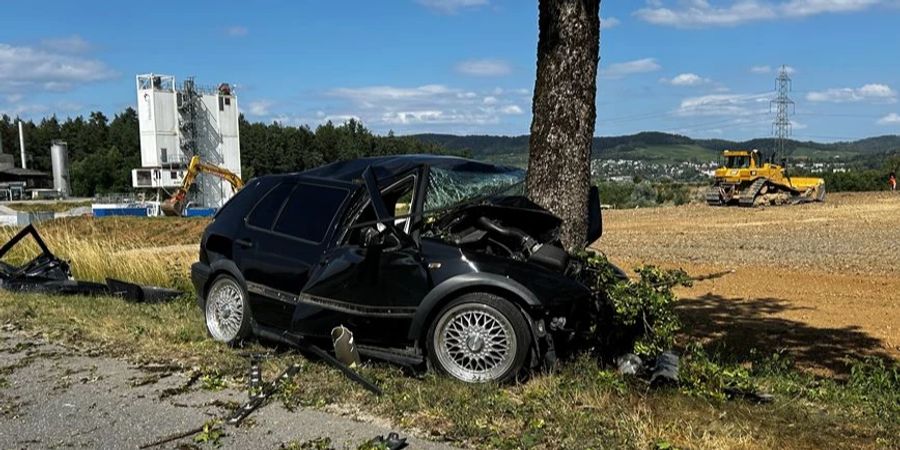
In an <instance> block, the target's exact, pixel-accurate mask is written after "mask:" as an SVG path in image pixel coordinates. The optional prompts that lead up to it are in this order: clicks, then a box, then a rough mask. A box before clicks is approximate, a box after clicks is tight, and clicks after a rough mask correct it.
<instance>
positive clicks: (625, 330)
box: [583, 253, 691, 356]
mask: <svg viewBox="0 0 900 450" xmlns="http://www.w3.org/2000/svg"><path fill="white" fill-rule="evenodd" d="M583 260H584V264H585V265H586V269H585V270H584V271H583V277H584V279H583V282H585V283H586V284H587V285H588V286H590V287H591V288H592V289H594V290H595V291H596V292H598V293H600V294H599V295H598V297H597V300H596V304H595V305H594V307H595V310H594V314H596V317H595V320H594V321H593V322H594V325H593V326H592V329H591V330H590V335H591V337H590V340H591V341H592V342H591V343H592V344H593V346H594V348H595V349H597V350H599V351H600V352H601V353H603V354H606V355H608V356H617V355H620V354H622V353H627V352H633V353H636V354H638V355H645V356H655V355H658V354H659V353H662V352H663V351H666V350H669V349H671V348H672V346H673V345H674V344H675V334H676V333H677V332H678V330H679V329H680V327H681V323H680V321H679V320H678V315H677V314H676V312H675V300H676V297H675V294H674V292H672V288H673V287H675V286H688V285H690V284H691V280H690V278H689V277H688V275H687V274H686V273H685V272H684V271H683V270H663V269H659V268H657V267H654V266H645V267H641V268H638V269H637V275H638V277H637V279H635V280H633V281H632V280H623V279H621V278H620V277H619V276H618V275H617V273H616V269H615V266H613V265H612V264H611V263H610V262H609V260H608V259H607V258H606V256H605V255H603V254H601V253H593V254H587V255H584V256H583Z"/></svg>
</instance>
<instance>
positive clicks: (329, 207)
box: [275, 184, 348, 243]
mask: <svg viewBox="0 0 900 450" xmlns="http://www.w3.org/2000/svg"><path fill="white" fill-rule="evenodd" d="M347 193H348V191H347V190H346V189H340V188H334V187H328V186H319V185H315V184H299V185H297V188H296V189H294V192H293V193H292V194H291V196H290V198H289V199H288V201H287V203H286V204H285V205H284V209H283V210H282V211H281V215H280V216H278V221H277V222H276V223H275V231H277V232H279V233H284V234H287V235H289V236H293V237H295V238H299V239H303V240H306V241H310V242H316V243H318V242H322V239H324V238H325V234H326V233H327V232H328V225H330V224H331V221H332V220H333V219H334V215H335V214H336V213H337V211H338V209H339V208H340V207H341V204H343V203H344V199H346V198H347Z"/></svg>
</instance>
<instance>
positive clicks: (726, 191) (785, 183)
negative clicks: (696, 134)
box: [706, 150, 825, 207]
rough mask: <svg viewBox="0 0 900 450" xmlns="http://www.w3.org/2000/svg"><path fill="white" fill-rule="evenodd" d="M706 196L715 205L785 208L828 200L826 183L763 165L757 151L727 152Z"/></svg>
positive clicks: (782, 168)
mask: <svg viewBox="0 0 900 450" xmlns="http://www.w3.org/2000/svg"><path fill="white" fill-rule="evenodd" d="M723 156H724V159H725V164H724V165H722V166H721V167H719V168H718V169H716V172H715V182H714V184H713V186H712V187H711V188H710V190H709V192H707V194H706V203H708V204H709V205H712V206H725V205H740V206H746V207H752V206H762V205H785V204H795V203H806V202H823V201H825V180H823V179H821V178H811V177H791V176H788V175H787V173H786V171H785V168H784V167H782V166H779V165H777V164H772V163H770V162H765V163H764V162H763V160H762V157H761V156H760V153H759V151H758V150H752V151H747V150H725V151H724V152H723Z"/></svg>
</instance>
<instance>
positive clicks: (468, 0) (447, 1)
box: [416, 0, 490, 14]
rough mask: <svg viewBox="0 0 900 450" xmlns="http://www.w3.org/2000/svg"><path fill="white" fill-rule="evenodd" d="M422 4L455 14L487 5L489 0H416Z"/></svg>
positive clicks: (432, 8) (438, 10)
mask: <svg viewBox="0 0 900 450" xmlns="http://www.w3.org/2000/svg"><path fill="white" fill-rule="evenodd" d="M416 2H417V3H418V4H420V5H422V6H425V7H426V8H428V9H431V10H433V11H436V12H439V13H443V14H455V13H456V12H458V11H459V10H461V9H465V8H474V7H479V6H485V5H487V4H488V3H490V2H489V0H416Z"/></svg>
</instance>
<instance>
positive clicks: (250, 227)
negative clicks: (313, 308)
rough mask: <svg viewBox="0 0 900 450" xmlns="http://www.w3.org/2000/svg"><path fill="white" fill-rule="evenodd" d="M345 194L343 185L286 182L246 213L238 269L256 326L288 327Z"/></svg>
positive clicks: (283, 328) (239, 240)
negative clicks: (244, 282) (245, 288)
mask: <svg viewBox="0 0 900 450" xmlns="http://www.w3.org/2000/svg"><path fill="white" fill-rule="evenodd" d="M348 192H349V191H348V190H347V189H346V188H342V187H336V186H329V185H325V184H317V183H309V182H304V181H300V182H294V181H287V182H284V183H282V184H280V185H278V186H276V187H275V188H273V189H272V190H271V191H270V192H269V193H268V194H267V195H266V197H264V198H263V199H262V200H261V201H260V202H259V203H258V204H257V205H256V207H254V209H253V210H251V212H250V213H249V214H248V216H247V219H246V222H245V226H244V229H243V233H242V236H240V237H239V239H237V240H236V241H235V243H236V244H237V247H240V248H242V249H243V251H242V257H241V259H240V263H239V267H240V268H241V270H242V272H243V275H244V278H245V280H246V281H247V291H248V293H249V294H250V295H249V300H250V310H251V312H252V314H253V317H254V319H255V320H256V321H257V323H258V324H260V325H263V326H268V327H273V328H278V329H279V330H287V329H289V328H290V327H291V323H292V322H293V320H294V315H295V314H296V313H297V312H298V311H297V310H298V307H300V306H301V305H300V303H299V295H300V293H301V290H302V288H303V286H304V285H305V284H306V282H307V280H308V278H309V273H310V268H311V267H313V266H315V265H316V264H318V262H319V261H320V259H321V256H322V251H323V248H324V246H325V244H324V241H325V236H326V235H327V234H328V232H329V231H330V230H329V227H330V225H331V223H332V222H333V220H334V215H335V212H336V211H337V210H338V209H339V208H340V207H341V206H342V204H343V202H344V201H345V199H346V197H347V194H348ZM236 259H237V258H236Z"/></svg>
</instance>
